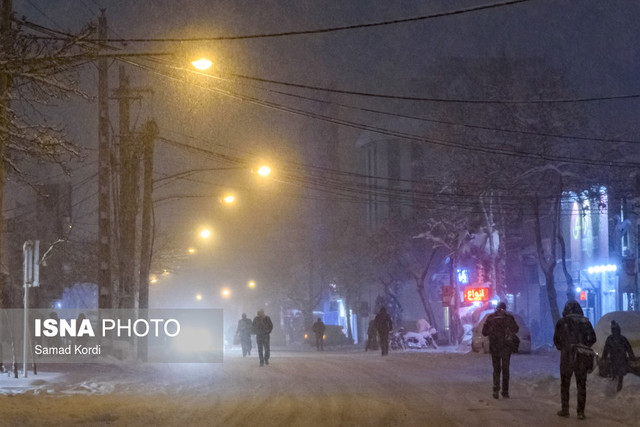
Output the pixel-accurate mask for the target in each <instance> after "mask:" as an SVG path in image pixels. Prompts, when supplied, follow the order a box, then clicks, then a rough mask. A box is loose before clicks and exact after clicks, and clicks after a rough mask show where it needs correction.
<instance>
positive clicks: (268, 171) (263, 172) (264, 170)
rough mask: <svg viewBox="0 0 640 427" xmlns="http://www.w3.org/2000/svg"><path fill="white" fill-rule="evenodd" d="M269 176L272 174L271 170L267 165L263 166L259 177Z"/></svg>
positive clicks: (259, 171)
mask: <svg viewBox="0 0 640 427" xmlns="http://www.w3.org/2000/svg"><path fill="white" fill-rule="evenodd" d="M269 174H271V168H270V167H269V166H267V165H262V166H260V168H259V169H258V175H261V176H269Z"/></svg>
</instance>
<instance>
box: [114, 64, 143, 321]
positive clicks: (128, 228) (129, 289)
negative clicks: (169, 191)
mask: <svg viewBox="0 0 640 427" xmlns="http://www.w3.org/2000/svg"><path fill="white" fill-rule="evenodd" d="M119 76H120V86H119V87H118V89H117V91H116V97H117V98H118V101H119V115H120V149H119V157H120V174H119V177H120V201H119V218H118V219H119V223H120V232H119V238H120V245H119V267H120V284H119V285H120V286H119V291H120V295H119V296H120V308H129V309H131V308H134V307H135V282H136V281H135V259H136V256H135V248H136V228H137V227H136V224H137V216H138V189H139V185H138V178H139V149H138V147H137V145H138V144H137V140H136V138H133V137H132V134H131V128H130V120H129V110H130V108H129V107H130V101H131V99H132V94H131V90H130V86H129V77H128V76H127V74H126V72H125V69H124V66H120V69H119Z"/></svg>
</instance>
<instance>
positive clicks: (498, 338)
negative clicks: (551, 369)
mask: <svg viewBox="0 0 640 427" xmlns="http://www.w3.org/2000/svg"><path fill="white" fill-rule="evenodd" d="M519 329H520V328H519V327H518V324H517V323H516V319H515V318H514V317H513V315H512V314H510V313H508V312H507V304H505V303H504V302H500V303H499V304H498V306H497V307H496V311H495V312H493V313H491V314H490V315H489V316H487V320H486V321H485V322H484V326H483V327H482V335H484V336H486V337H487V336H488V337H489V351H490V352H491V362H492V364H493V398H494V399H497V398H498V394H499V393H500V376H501V375H502V397H504V398H509V365H510V364H511V351H512V348H511V346H510V345H509V344H508V343H507V340H506V338H507V335H509V334H510V333H513V334H515V333H517V332H518V330H519Z"/></svg>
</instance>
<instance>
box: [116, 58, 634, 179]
mask: <svg viewBox="0 0 640 427" xmlns="http://www.w3.org/2000/svg"><path fill="white" fill-rule="evenodd" d="M125 62H127V63H129V64H131V65H135V66H137V67H140V68H142V69H147V70H150V71H153V72H155V73H157V74H158V75H161V76H164V77H168V78H172V79H176V80H180V81H182V80H181V79H179V78H177V77H175V76H173V75H167V74H166V73H164V72H162V71H159V70H156V69H153V68H152V67H149V66H145V65H143V64H140V63H138V62H135V61H131V60H130V61H125ZM206 89H207V90H210V91H212V92H215V93H219V94H222V95H225V96H231V97H234V98H237V99H242V100H244V101H246V102H250V103H254V104H256V105H262V106H264V107H268V108H273V109H276V110H280V111H284V112H288V113H292V114H296V115H300V116H304V117H310V118H314V119H317V120H321V121H326V122H329V123H333V124H338V125H342V126H347V127H351V128H354V129H360V130H365V131H369V132H373V133H377V134H381V135H386V136H392V137H395V138H399V139H404V140H409V141H414V142H418V143H426V144H429V145H436V146H442V147H447V148H457V149H461V150H465V151H470V152H476V153H484V154H496V155H503V156H508V157H518V158H523V159H531V160H541V161H556V162H563V163H570V164H582V165H587V166H606V167H622V168H637V167H638V166H639V165H640V163H638V162H630V161H608V160H602V159H587V158H576V157H569V156H561V155H549V154H538V153H532V152H528V151H521V150H513V149H504V148H493V147H483V146H479V145H470V144H465V143H463V142H456V141H447V140H444V139H436V138H433V137H426V136H422V135H414V134H411V133H407V132H401V131H394V130H391V129H386V128H382V127H379V126H374V125H369V124H365V123H359V122H355V121H350V120H345V119H339V118H334V117H330V116H326V115H322V114H319V113H313V112H309V111H305V110H301V109H298V108H293V107H288V106H284V105H281V104H277V103H274V102H269V101H264V100H261V99H259V98H255V97H251V96H247V95H239V94H237V93H234V92H232V91H228V90H220V89H217V88H209V87H207V88H206Z"/></svg>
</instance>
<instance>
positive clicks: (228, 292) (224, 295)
mask: <svg viewBox="0 0 640 427" xmlns="http://www.w3.org/2000/svg"><path fill="white" fill-rule="evenodd" d="M220 295H222V298H230V297H231V290H230V289H229V288H223V289H222V291H220Z"/></svg>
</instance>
